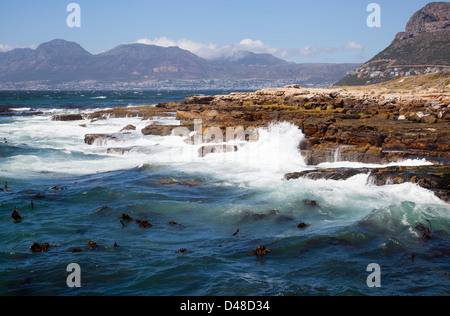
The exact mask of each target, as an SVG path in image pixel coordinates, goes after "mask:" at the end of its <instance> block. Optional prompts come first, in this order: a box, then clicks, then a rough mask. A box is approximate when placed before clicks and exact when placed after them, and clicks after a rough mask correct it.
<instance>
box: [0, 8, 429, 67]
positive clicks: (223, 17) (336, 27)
mask: <svg viewBox="0 0 450 316" xmlns="http://www.w3.org/2000/svg"><path fill="white" fill-rule="evenodd" d="M72 2H75V3H78V4H79V5H80V7H81V28H69V27H68V26H67V24H66V19H67V16H68V15H69V14H70V13H69V12H66V7H67V5H68V4H69V3H72ZM373 2H376V3H378V4H380V6H381V23H382V25H381V27H380V28H369V27H368V26H367V24H366V19H367V17H368V15H369V14H370V12H367V11H366V8H367V6H368V5H369V4H370V3H373ZM429 2H430V1H424V0H407V1H406V0H389V1H388V0H378V1H377V0H368V1H365V0H345V1H336V0H315V1H313V0H277V1H274V0H270V1H269V0H239V1H237V0H227V1H216V0H171V1H160V0H159V1H153V0H128V1H125V0H108V1H107V0H39V1H36V0H14V1H1V3H0V30H1V31H0V50H2V51H6V50H9V49H12V48H15V47H36V46H37V45H39V44H41V43H43V42H47V41H49V40H52V39H55V38H61V39H65V40H69V41H75V42H77V43H79V44H80V45H82V46H83V47H84V48H85V49H87V50H88V51H89V52H91V53H99V52H103V51H106V50H108V49H111V48H113V47H115V46H117V45H120V44H129V43H135V42H141V43H147V44H157V45H161V46H173V45H177V46H180V47H182V48H184V49H188V50H190V51H192V52H194V53H196V54H198V55H201V56H202V57H205V58H214V57H217V56H219V55H221V56H226V55H227V54H231V53H232V52H235V51H237V50H246V49H247V50H251V51H254V52H258V53H264V52H267V53H273V54H274V55H276V56H278V57H282V58H284V59H286V60H289V61H295V62H299V63H309V62H337V63H339V62H364V61H366V60H368V59H370V58H371V57H373V56H374V55H375V54H377V53H378V52H379V51H381V50H383V49H384V48H385V47H386V46H388V45H389V44H390V43H391V41H392V40H393V39H394V36H395V34H396V33H398V32H400V31H403V30H404V28H405V26H406V23H407V22H408V20H409V18H410V17H411V16H412V15H413V14H414V13H415V12H416V11H418V10H419V9H421V8H422V7H423V6H425V5H426V4H427V3H429Z"/></svg>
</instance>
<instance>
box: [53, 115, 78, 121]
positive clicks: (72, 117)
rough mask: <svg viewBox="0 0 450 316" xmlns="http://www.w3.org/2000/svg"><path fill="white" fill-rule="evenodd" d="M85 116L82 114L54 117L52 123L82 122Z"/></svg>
mask: <svg viewBox="0 0 450 316" xmlns="http://www.w3.org/2000/svg"><path fill="white" fill-rule="evenodd" d="M82 120H84V116H83V115H82V114H64V115H55V116H53V117H52V121H82Z"/></svg>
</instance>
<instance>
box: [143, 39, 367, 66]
mask: <svg viewBox="0 0 450 316" xmlns="http://www.w3.org/2000/svg"><path fill="white" fill-rule="evenodd" d="M136 43H140V44H147V45H156V46H162V47H175V46H178V47H179V48H181V49H185V50H187V51H190V52H191V53H193V54H195V55H197V56H200V57H202V58H205V59H209V60H214V59H232V58H238V56H239V54H238V53H239V52H241V51H250V52H253V53H256V54H272V55H276V56H279V57H281V58H288V57H314V56H318V55H322V54H329V55H330V54H336V53H342V52H343V51H351V50H358V51H361V52H362V51H363V50H364V47H363V46H362V45H360V44H358V43H356V42H354V41H352V42H349V43H348V44H347V45H345V46H344V47H341V48H336V47H319V46H317V45H314V46H309V45H308V46H304V47H301V48H297V49H286V50H282V49H280V48H278V47H274V46H270V45H267V44H265V43H264V42H262V41H260V40H253V39H251V38H245V39H243V40H241V41H240V42H239V43H234V44H228V45H218V44H213V43H206V44H205V43H200V42H195V41H191V40H188V39H185V38H183V39H180V40H177V41H174V40H171V39H169V38H167V37H159V38H154V39H148V38H141V39H139V40H137V41H136Z"/></svg>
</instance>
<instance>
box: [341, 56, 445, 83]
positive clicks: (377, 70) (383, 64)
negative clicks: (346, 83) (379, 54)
mask: <svg viewBox="0 0 450 316" xmlns="http://www.w3.org/2000/svg"><path fill="white" fill-rule="evenodd" d="M392 63H393V61H392V60H379V61H376V62H372V63H370V64H367V65H363V66H362V67H360V68H358V69H356V70H354V71H350V72H348V73H347V75H350V76H354V77H357V78H358V79H359V80H360V81H361V82H364V81H365V82H364V83H366V84H370V83H378V82H383V81H388V80H391V79H395V78H397V77H405V76H406V77H407V76H414V75H424V74H430V73H437V72H440V71H442V70H444V69H450V67H445V66H390V65H391V64H392Z"/></svg>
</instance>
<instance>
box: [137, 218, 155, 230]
mask: <svg viewBox="0 0 450 316" xmlns="http://www.w3.org/2000/svg"><path fill="white" fill-rule="evenodd" d="M136 223H137V224H139V227H142V228H151V227H153V225H152V224H150V223H149V222H148V221H146V220H141V219H138V220H136Z"/></svg>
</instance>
